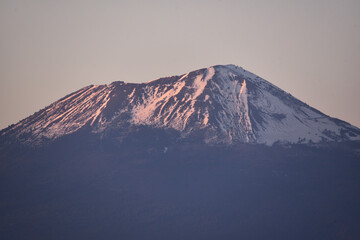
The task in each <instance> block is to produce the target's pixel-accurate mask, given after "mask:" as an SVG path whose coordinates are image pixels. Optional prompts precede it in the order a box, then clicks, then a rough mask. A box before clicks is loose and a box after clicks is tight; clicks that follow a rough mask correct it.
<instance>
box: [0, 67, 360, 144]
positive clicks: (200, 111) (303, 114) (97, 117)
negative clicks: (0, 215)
mask: <svg viewBox="0 0 360 240" xmlns="http://www.w3.org/2000/svg"><path fill="white" fill-rule="evenodd" d="M128 126H135V127H136V126H148V127H151V128H154V129H162V130H173V131H174V132H176V133H178V134H179V137H180V138H181V139H185V140H186V139H188V138H194V137H196V138H197V139H198V141H199V142H204V143H208V144H227V145H229V144H230V145H231V144H236V143H256V144H266V145H272V144H274V143H319V142H329V141H336V142H343V141H349V140H360V130H359V129H358V128H357V127H355V126H352V125H350V124H348V123H346V122H343V121H341V120H338V119H335V118H331V117H329V116H327V115H325V114H323V113H321V112H320V111H318V110H316V109H314V108H312V107H310V106H308V105H307V104H305V103H303V102H301V101H299V100H298V99H296V98H295V97H293V96H291V95H290V94H288V93H286V92H284V91H283V90H281V89H279V88H278V87H276V86H274V85H273V84H271V83H269V82H268V81H266V80H264V79H262V78H260V77H258V76H256V75H254V74H252V73H250V72H248V71H246V70H244V69H242V68H240V67H237V66H234V65H219V66H212V67H209V68H204V69H200V70H196V71H193V72H189V73H187V74H184V75H181V76H173V77H166V78H160V79H158V80H154V81H151V82H148V83H142V84H134V83H124V82H113V83H111V84H109V85H98V86H93V85H91V86H87V87H85V88H82V89H80V90H78V91H76V92H74V93H72V94H69V95H67V96H66V97H64V98H62V99H60V100H59V101H56V102H55V103H53V104H51V105H49V106H48V107H46V108H44V109H42V110H41V111H39V112H37V113H35V114H34V115H32V116H30V117H28V118H26V119H24V120H22V121H20V122H19V123H18V124H15V125H13V126H11V127H9V128H7V129H5V130H3V131H2V132H1V135H2V136H10V137H13V138H14V139H17V140H19V141H21V142H28V143H30V144H41V143H42V142H44V141H45V142H46V141H47V140H50V141H52V140H54V139H57V138H60V137H62V136H64V135H69V134H72V133H74V132H77V131H79V130H80V129H82V128H87V129H88V131H91V132H92V133H97V134H99V135H106V134H107V133H108V132H114V131H116V132H121V131H123V129H126V130H127V128H128Z"/></svg>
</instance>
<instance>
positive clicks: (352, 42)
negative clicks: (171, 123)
mask: <svg viewBox="0 0 360 240" xmlns="http://www.w3.org/2000/svg"><path fill="white" fill-rule="evenodd" d="M359 12H360V2H359V1H357V0H343V1H335V0H327V1H325V0H318V1H315V0H312V1H310V0H304V1H282V0H272V1H269V0H267V1H265V0H264V1H250V0H246V1H225V0H223V1H221V0H219V1H211V0H209V1H201V0H198V1H194V0H193V1H109V0H107V1H76V0H75V1H61V2H60V1H59V2H54V1H38V0H35V1H31V2H30V1H18V0H11V1H10V0H3V1H1V2H0V35H1V41H0V50H1V54H0V111H1V118H0V128H4V127H6V126H7V125H9V124H12V123H16V122H17V121H19V120H20V119H22V118H25V117H27V116H28V115H30V114H32V113H34V112H36V111H38V110H39V109H41V108H43V107H45V106H47V105H49V104H50V103H52V102H54V101H56V100H57V99H59V98H61V97H63V96H64V95H66V94H68V93H70V92H73V91H75V90H77V89H80V88H82V87H84V86H86V85H90V84H105V83H111V82H113V81H116V80H121V81H125V82H137V83H139V82H144V81H149V80H151V79H156V78H159V77H164V76H169V75H174V74H178V75H180V74H184V73H186V72H189V71H191V70H194V69H199V68H202V67H208V66H211V65H216V64H229V63H231V64H236V65H239V66H242V67H244V68H245V69H247V70H249V71H251V72H253V73H255V74H257V75H259V76H261V77H262V78H264V79H266V80H268V81H270V82H272V83H273V84H275V85H277V86H278V87H280V88H282V89H283V90H285V91H287V92H289V93H291V94H292V95H294V96H295V97H297V98H299V99H301V100H303V101H305V102H306V103H307V104H309V105H311V106H313V107H315V108H317V109H319V110H320V111H322V112H325V113H326V114H329V115H330V116H333V117H337V118H340V119H342V120H345V121H348V122H350V123H352V124H354V125H356V126H358V127H359V126H360V108H359V107H358V106H357V105H358V103H360V94H358V91H359V89H360V78H359V76H360V68H359V66H360V14H359Z"/></svg>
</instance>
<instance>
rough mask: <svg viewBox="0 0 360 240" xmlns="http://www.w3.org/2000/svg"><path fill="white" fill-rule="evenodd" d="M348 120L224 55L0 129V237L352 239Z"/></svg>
mask: <svg viewBox="0 0 360 240" xmlns="http://www.w3.org/2000/svg"><path fill="white" fill-rule="evenodd" d="M359 171H360V130H359V128H357V127H355V126H352V125H350V124H349V123H346V122H344V121H341V120H339V119H335V118H332V117H330V116H327V115H325V114H323V113H321V112H320V111H318V110H316V109H314V108H312V107H310V106H308V105H307V104H305V103H304V102H302V101H300V100H298V99H296V98H295V97H293V96H291V95H290V94H288V93H286V92H285V91H283V90H281V89H279V88H278V87H276V86H274V85H273V84H271V83H270V82H268V81H266V80H264V79H262V78H260V77H258V76H256V75H254V74H252V73H250V72H248V71H246V70H244V69H243V68H240V67H237V66H234V65H218V66H212V67H208V68H204V69H199V70H196V71H192V72H189V73H187V74H184V75H181V76H171V77H165V78H160V79H157V80H153V81H150V82H147V83H140V84H135V83H125V82H121V81H117V82H113V83H111V84H108V85H97V86H95V85H91V86H87V87H84V88H82V89H80V90H78V91H76V92H73V93H71V94H69V95H67V96H65V97H64V98H62V99H60V100H58V101H56V102H54V103H52V104H50V105H49V106H47V107H45V108H44V109H41V110H40V111H38V112H36V113H34V114H33V115H32V116H29V117H27V118H25V119H24V120H22V121H20V122H18V123H16V124H14V125H11V126H9V127H8V128H6V129H3V130H2V131H0V236H1V239H5V240H7V239H55V240H56V239H59V240H60V239H129V240H130V239H360V229H359V226H360V220H359V216H360V204H359V203H360V175H359Z"/></svg>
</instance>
